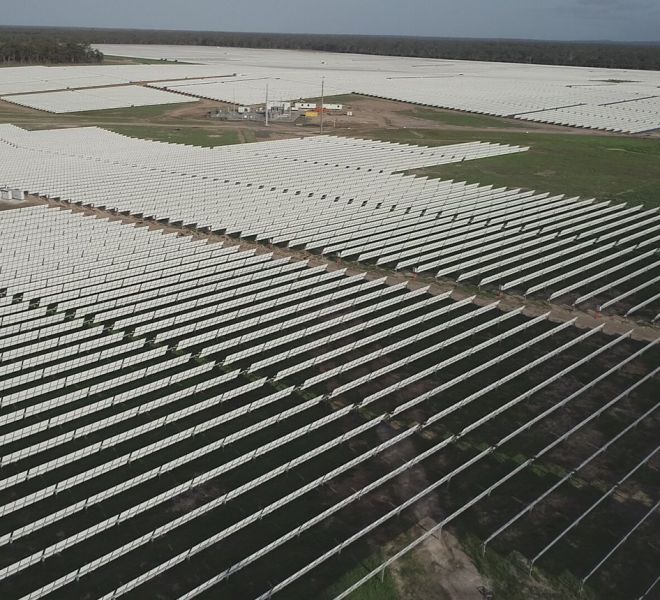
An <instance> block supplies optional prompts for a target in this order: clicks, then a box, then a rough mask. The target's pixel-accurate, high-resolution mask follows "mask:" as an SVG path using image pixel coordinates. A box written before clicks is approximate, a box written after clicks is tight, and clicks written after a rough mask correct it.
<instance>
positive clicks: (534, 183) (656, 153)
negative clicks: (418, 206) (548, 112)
mask: <svg viewBox="0 0 660 600" xmlns="http://www.w3.org/2000/svg"><path fill="white" fill-rule="evenodd" d="M370 137H372V138H374V139H379V140H386V141H393V142H401V143H409V144H422V145H444V144H453V143H460V142H467V141H471V140H477V139H478V140H481V141H484V142H497V143H503V144H516V145H521V146H529V147H530V150H529V151H528V152H525V153H522V154H512V155H507V156H499V157H493V158H486V159H481V160H475V161H468V162H465V163H455V164H450V165H442V166H438V167H429V168H426V169H418V170H416V171H414V173H416V174H418V175H424V176H429V177H441V178H443V179H455V180H461V181H463V180H464V181H468V182H469V183H480V184H483V185H495V186H498V187H499V186H502V187H520V188H525V189H535V190H539V191H544V192H551V193H553V194H567V195H569V196H585V197H596V198H598V199H600V200H612V201H624V202H629V203H632V204H638V203H644V204H646V205H647V206H660V185H658V182H660V140H659V139H644V138H634V137H623V136H622V137H616V136H605V135H575V134H561V133H560V134H557V133H539V132H530V133H522V132H511V133H508V132H501V131H498V132H493V133H489V132H483V131H479V132H474V131H471V130H468V129H466V130H465V131H460V130H451V131H442V130H434V129H399V130H375V131H371V132H370Z"/></svg>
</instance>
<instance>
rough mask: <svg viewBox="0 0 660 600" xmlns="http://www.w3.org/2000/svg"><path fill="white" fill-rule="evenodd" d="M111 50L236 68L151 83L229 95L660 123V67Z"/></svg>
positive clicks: (558, 120)
mask: <svg viewBox="0 0 660 600" xmlns="http://www.w3.org/2000/svg"><path fill="white" fill-rule="evenodd" d="M100 48H101V50H102V51H104V52H108V53H112V54H120V55H126V56H141V57H147V58H169V59H175V58H176V59H178V60H187V61H195V62H200V63H204V64H207V65H215V66H217V67H218V68H221V69H223V70H225V71H229V70H233V71H236V72H237V74H236V76H235V77H227V78H222V79H217V80H207V81H204V80H197V81H195V80H191V81H186V82H177V81H165V80H162V81H160V82H156V83H153V84H152V85H154V86H156V87H163V88H166V89H171V90H173V91H177V92H182V93H186V94H191V95H193V96H199V97H201V98H210V99H213V100H220V101H223V102H230V103H242V104H256V103H263V102H264V99H265V91H266V84H268V86H269V98H270V99H274V100H294V99H298V98H315V97H318V96H320V78H321V77H322V76H323V77H324V79H325V92H326V94H329V95H333V94H334V95H337V94H348V93H351V92H353V93H358V94H363V95H368V96H376V97H380V98H388V99H392V100H402V101H405V102H412V103H417V104H421V105H425V106H434V107H440V108H449V109H455V110H463V111H469V112H475V113H482V114H488V115H496V116H502V117H515V118H518V119H525V120H531V121H538V122H542V123H555V124H559V125H569V126H574V127H585V128H590V129H602V130H607V131H616V132H628V133H638V132H643V131H649V130H654V129H660V93H659V91H658V90H659V88H660V73H658V72H653V71H631V70H622V69H595V68H576V67H560V66H541V65H523V64H508V63H483V62H474V61H447V60H432V59H417V58H404V57H391V56H366V55H355V54H332V53H324V52H304V51H300V52H294V51H283V50H263V49H249V48H210V47H193V46H187V47H182V46H152V45H148V46H139V45H138V46H130V45H128V46H112V45H107V46H106V45H102V46H100Z"/></svg>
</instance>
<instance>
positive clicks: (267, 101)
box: [266, 82, 268, 127]
mask: <svg viewBox="0 0 660 600" xmlns="http://www.w3.org/2000/svg"><path fill="white" fill-rule="evenodd" d="M266 127H268V82H266Z"/></svg>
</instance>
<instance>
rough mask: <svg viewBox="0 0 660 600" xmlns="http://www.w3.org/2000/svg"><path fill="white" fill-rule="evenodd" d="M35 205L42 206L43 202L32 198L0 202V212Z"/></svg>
mask: <svg viewBox="0 0 660 600" xmlns="http://www.w3.org/2000/svg"><path fill="white" fill-rule="evenodd" d="M36 204H43V202H42V201H41V200H40V199H39V198H35V197H34V196H26V197H25V200H0V210H11V209H13V208H24V207H26V206H34V205H36Z"/></svg>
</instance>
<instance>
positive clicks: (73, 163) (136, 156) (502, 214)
mask: <svg viewBox="0 0 660 600" xmlns="http://www.w3.org/2000/svg"><path fill="white" fill-rule="evenodd" d="M0 139H3V140H4V141H5V143H4V144H2V145H1V146H0V153H2V160H3V176H4V178H5V180H6V181H7V182H10V183H11V185H12V186H14V187H22V188H25V189H29V190H30V191H32V192H33V193H38V194H42V195H47V196H51V197H59V198H62V199H65V200H67V201H71V202H78V203H82V204H85V205H91V206H97V207H105V208H108V209H113V210H117V211H122V212H124V211H125V212H129V213H132V214H134V215H142V216H144V217H151V218H154V219H159V220H162V219H166V220H169V221H170V222H171V223H177V222H178V223H180V224H182V225H187V226H188V225H192V226H196V227H198V228H208V229H209V230H212V231H215V232H220V233H226V234H230V235H235V236H240V237H243V238H256V239H257V240H258V241H264V242H270V243H276V244H280V245H286V246H288V247H290V248H295V249H303V250H308V251H313V252H319V253H323V254H329V255H336V256H338V257H339V258H342V259H344V258H347V259H350V260H357V261H360V262H374V263H376V264H377V265H379V266H384V267H392V268H395V269H399V270H405V271H414V272H416V273H421V274H424V275H431V276H436V277H443V278H452V279H454V280H457V281H461V282H463V281H465V282H468V283H473V284H476V285H479V286H487V287H490V288H494V289H499V290H502V291H507V292H515V293H519V294H524V295H534V296H540V297H543V298H546V299H548V300H552V301H554V300H559V301H561V302H563V303H568V304H577V305H581V306H583V307H586V308H598V307H600V309H601V310H610V311H613V312H617V313H619V314H628V315H634V316H636V317H639V318H642V319H648V320H653V319H654V318H655V317H656V315H658V313H659V312H660V311H659V308H660V286H659V281H660V278H659V277H660V275H659V267H660V256H659V255H658V251H659V249H660V214H658V210H657V209H655V208H654V209H645V208H644V207H643V206H641V205H637V206H628V205H626V204H624V203H621V204H616V203H611V202H597V201H594V200H593V199H582V198H578V197H570V198H567V197H565V196H563V195H555V196H552V195H550V194H548V193H541V192H535V191H528V190H521V189H509V188H494V187H492V186H479V185H477V184H470V185H468V184H466V183H465V182H456V181H449V180H436V179H427V178H419V177H413V176H408V175H404V174H402V173H400V172H399V171H402V170H404V169H412V168H416V167H422V166H428V165H432V164H438V163H450V162H457V161H461V160H470V159H478V158H482V157H486V156H495V155H502V154H508V153H515V152H520V151H524V150H525V149H524V148H519V147H511V146H502V145H498V144H484V143H479V142H475V143H468V144H457V145H451V146H440V147H437V148H425V147H420V146H409V145H402V144H391V143H382V142H374V141H370V140H354V139H347V138H338V137H314V138H303V139H292V140H282V141H276V142H263V143H258V144H249V145H241V146H233V147H222V148H216V149H203V148H194V147H189V146H183V145H177V144H166V143H159V142H150V141H144V140H136V139H132V138H127V137H124V136H120V135H118V134H114V133H110V132H107V131H104V130H101V129H97V128H82V129H70V130H66V131H64V130H55V131H35V132H27V131H24V130H21V129H19V128H16V127H12V126H2V127H1V128H0ZM36 164H39V169H36V168H34V165H36Z"/></svg>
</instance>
